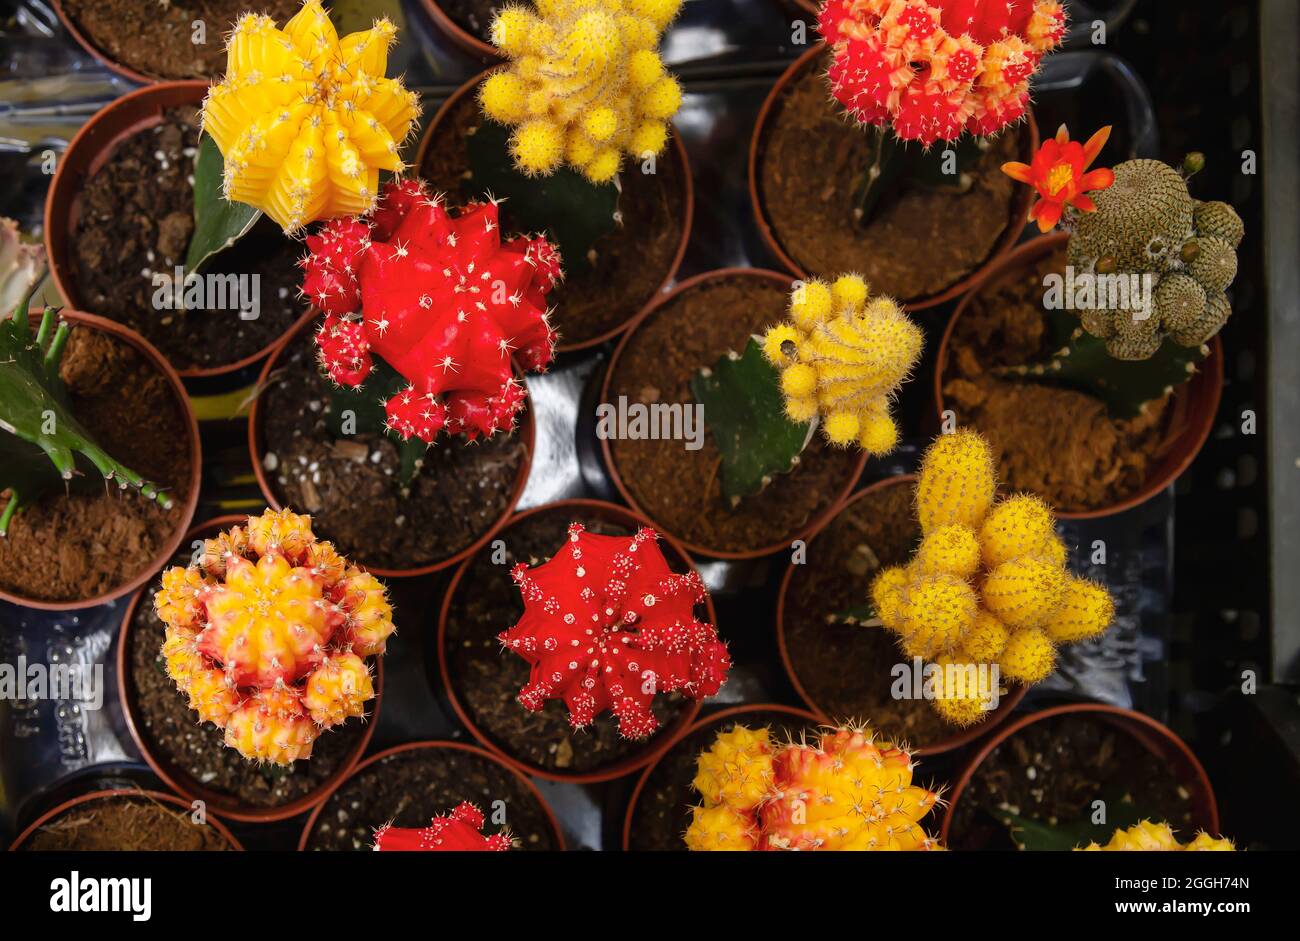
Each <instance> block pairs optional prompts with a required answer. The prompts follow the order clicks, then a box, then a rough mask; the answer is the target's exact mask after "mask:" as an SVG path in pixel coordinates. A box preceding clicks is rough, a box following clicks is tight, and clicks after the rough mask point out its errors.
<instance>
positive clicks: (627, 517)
mask: <svg viewBox="0 0 1300 941" xmlns="http://www.w3.org/2000/svg"><path fill="white" fill-rule="evenodd" d="M564 509H569V510H573V511H574V514H573V515H575V516H576V515H579V514H581V515H583V516H587V517H592V516H595V517H597V518H599V519H602V520H604V521H606V522H611V523H615V524H618V525H620V526H626V527H628V528H629V529H632V530H636V529H639V528H641V527H643V526H650V527H653V526H654V524H653V523H651V522H650V521H649V520H648V519H646V518H645V517H644V516H642V515H641V514H639V513H634V512H632V511H631V510H628V509H626V508H624V507H621V506H617V505H615V504H613V503H605V502H603V501H600V500H560V501H557V502H555V503H547V504H544V505H543V506H537V507H533V508H531V509H528V510H524V511H523V512H522V513H519V514H517V515H516V516H515V517H514V519H512V520H510V522H509V523H508V524H507V525H506V526H505V527H504V528H503V529H502V530H501V531H500V532H499V533H497V534H496V535H497V538H505V536H506V534H507V533H508V532H509V531H510V528H511V527H513V526H516V525H518V524H519V523H521V522H523V521H524V520H526V519H528V518H529V517H531V516H535V515H536V514H538V513H550V512H554V511H556V510H564ZM660 537H661V544H662V546H663V547H664V548H665V549H666V550H667V551H666V552H665V556H666V557H667V558H668V560H669V561H670V562H672V561H676V562H678V563H679V565H681V566H685V567H686V568H688V569H693V568H694V566H692V565H691V560H690V557H689V556H688V555H687V554H686V550H685V549H683V548H682V546H681V545H679V544H678V543H677V541H676V540H674V539H673V538H672V537H671V536H669V535H667V534H666V533H664V532H663V531H662V530H661V531H660ZM473 561H474V560H473V559H472V558H469V559H466V560H465V561H464V562H463V563H462V564H461V566H460V568H458V569H456V574H455V575H453V576H452V579H451V583H450V584H449V585H448V586H447V592H446V594H445V595H444V596H443V599H442V607H441V609H440V610H439V611H438V637H437V641H436V643H437V651H438V673H439V675H440V676H441V677H442V686H443V689H444V690H445V691H446V694H447V700H448V701H449V702H450V703H451V708H452V710H453V711H454V712H455V713H456V716H457V718H459V719H460V721H461V723H462V724H463V725H464V726H465V728H467V729H469V731H470V734H471V735H473V736H474V738H476V739H478V741H479V742H480V743H482V745H483V746H484V747H485V748H487V749H488V750H489V751H491V752H492V753H493V754H494V755H496V756H497V757H499V758H501V759H503V760H504V761H506V762H507V763H509V764H511V765H513V766H514V767H515V768H518V769H519V770H521V771H523V772H524V773H525V774H530V775H533V776H534V777H539V778H546V779H547V780H550V781H568V782H571V783H578V784H593V783H596V782H600V781H612V780H614V779H615V778H621V777H623V776H625V775H628V774H631V773H632V772H633V771H636V770H637V769H638V768H642V767H644V766H645V765H647V764H649V763H650V762H652V761H654V760H655V759H656V758H657V757H658V756H659V755H660V754H662V753H663V752H664V751H665V750H666V749H667V748H668V746H669V745H671V744H672V741H673V739H674V738H675V737H676V735H677V732H678V731H679V730H681V729H684V728H686V727H687V726H688V725H690V724H691V722H693V721H694V719H695V717H696V716H697V715H698V714H699V712H700V703H699V702H697V701H690V700H688V701H687V704H686V707H685V708H684V709H683V710H682V711H681V712H680V713H679V714H678V716H677V718H676V719H674V720H673V722H672V723H671V724H669V725H667V726H665V727H664V728H662V729H660V730H659V731H658V732H656V733H655V734H654V735H652V736H651V737H650V738H649V739H648V740H647V741H646V743H645V745H644V747H643V748H642V750H641V751H639V752H637V753H635V754H633V755H631V756H629V757H627V758H624V759H622V760H621V761H617V762H615V763H614V764H612V765H610V766H609V767H607V768H601V769H598V770H596V771H587V772H574V773H571V774H566V773H565V772H562V771H552V770H550V769H548V768H543V767H541V766H539V765H533V764H530V763H528V762H526V761H523V760H522V759H519V758H516V757H515V756H513V755H511V754H510V753H509V752H507V751H506V750H505V749H504V748H503V747H502V746H501V745H500V744H498V743H497V741H496V740H495V739H494V738H493V737H492V736H491V734H490V733H489V732H487V731H486V730H484V729H482V728H480V727H479V726H478V724H477V723H475V722H474V719H473V717H472V716H471V715H470V714H469V710H468V709H466V708H465V706H464V705H463V704H462V703H461V701H460V697H459V695H457V692H456V684H455V683H454V682H452V676H451V670H450V669H449V666H448V663H447V618H448V615H449V613H450V612H451V602H452V599H453V598H455V596H456V589H457V588H459V587H460V582H461V579H463V578H464V577H465V573H466V572H467V571H469V567H470V565H471V563H472V562H473ZM511 590H514V589H513V588H512V589H511ZM704 607H705V610H706V611H707V612H708V613H707V620H708V622H709V623H710V624H715V625H716V624H717V623H718V616H717V612H715V611H714V609H713V599H712V598H711V597H710V596H709V595H708V594H707V593H706V594H705V596H704ZM508 626H509V625H504V624H503V625H502V628H503V629H504V628H505V627H508ZM503 656H514V655H513V654H503ZM519 708H520V709H522V708H523V706H520V707H519Z"/></svg>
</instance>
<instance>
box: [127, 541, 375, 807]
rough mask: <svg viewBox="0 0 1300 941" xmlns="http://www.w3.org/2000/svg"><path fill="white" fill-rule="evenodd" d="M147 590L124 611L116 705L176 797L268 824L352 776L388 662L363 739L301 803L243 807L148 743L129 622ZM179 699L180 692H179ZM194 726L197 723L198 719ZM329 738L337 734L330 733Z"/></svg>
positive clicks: (369, 729)
mask: <svg viewBox="0 0 1300 941" xmlns="http://www.w3.org/2000/svg"><path fill="white" fill-rule="evenodd" d="M247 519H248V517H247V516H241V515H230V516H219V517H217V518H215V519H210V520H208V521H207V522H206V523H203V524H201V525H198V526H195V527H194V528H193V529H191V530H190V531H189V532H188V533H186V534H185V542H186V543H187V544H188V543H190V542H192V541H193V540H195V539H204V538H211V537H212V536H213V535H215V534H216V533H217V532H218V531H219V530H223V529H228V528H230V527H231V526H236V525H240V524H242V523H244V522H245V521H246V520H247ZM147 588H148V586H147V585H146V586H145V587H144V588H141V589H140V590H139V591H138V592H136V593H135V595H134V596H132V598H131V600H130V602H129V603H128V604H127V606H126V612H125V613H124V614H123V616H122V626H121V628H120V629H119V630H118V635H117V676H118V684H117V695H118V701H119V703H120V704H121V706H122V716H123V718H124V719H125V720H126V729H127V731H128V732H129V733H130V734H131V741H133V742H135V747H136V748H137V749H138V750H139V752H140V754H141V755H143V756H144V760H145V762H146V763H147V764H148V765H149V767H150V768H151V769H152V770H153V773H154V774H156V775H158V777H160V778H161V779H162V780H163V782H164V783H165V784H166V785H167V786H168V787H170V788H171V789H172V790H174V791H176V793H178V794H181V795H183V796H185V797H187V798H194V799H197V800H201V801H203V802H204V803H206V804H207V805H208V806H209V807H211V808H212V809H213V810H215V811H216V812H217V813H219V814H221V815H222V816H223V817H226V818H229V819H231V820H242V821H247V822H250V823H268V822H270V821H272V820H286V819H288V818H289V817H295V816H297V815H298V814H300V813H302V812H303V811H305V810H307V809H309V808H311V807H314V806H315V805H316V804H318V803H319V802H320V801H322V800H323V799H324V797H325V795H326V794H327V793H328V792H329V791H330V790H332V789H333V788H334V786H335V785H336V784H337V783H338V782H339V781H340V780H342V779H343V778H345V777H347V776H348V775H349V774H351V773H352V769H353V768H355V767H356V764H357V762H358V761H360V760H361V756H362V755H363V754H365V751H366V747H367V746H368V745H369V744H370V739H371V737H372V736H373V735H374V734H375V726H376V724H377V723H378V719H379V706H380V702H381V700H382V699H383V696H384V658H383V657H373V658H371V660H372V662H373V663H374V665H375V681H374V682H375V698H374V699H373V700H371V710H370V714H369V716H367V718H366V721H365V723H364V724H363V726H362V732H361V737H360V738H359V739H358V740H357V743H356V745H355V746H353V748H352V750H351V751H350V752H349V753H348V755H347V757H346V758H345V759H344V761H343V763H342V764H341V765H340V766H339V768H338V770H337V771H335V772H334V774H332V775H331V776H330V777H329V778H328V779H326V780H325V781H322V782H321V783H320V784H319V785H318V786H317V787H315V788H314V789H313V790H311V791H310V792H308V793H307V794H304V795H303V796H302V797H300V798H298V799H297V800H294V801H290V802H289V803H287V804H282V805H280V806H278V807H259V806H257V805H254V804H245V803H242V802H240V801H239V799H238V798H237V797H235V796H233V795H231V794H223V793H221V792H219V791H214V790H212V789H211V788H208V787H206V786H205V785H203V784H202V783H201V782H199V781H198V780H196V779H195V778H194V776H193V775H191V774H190V773H189V772H187V771H186V770H184V769H183V768H181V767H179V766H177V765H176V764H175V763H174V762H173V761H172V760H171V758H170V757H169V756H168V755H165V754H162V753H159V752H155V751H154V750H153V748H152V745H151V743H150V740H149V739H148V738H147V737H146V736H145V735H144V733H143V728H144V726H143V724H142V722H141V719H140V714H139V708H138V704H137V702H136V692H135V684H134V683H133V682H132V678H131V662H130V652H129V651H130V634H131V622H132V620H133V619H134V618H135V612H136V610H137V609H138V607H139V605H140V603H141V601H143V602H144V603H146V604H148V603H150V601H151V599H149V598H148V597H146V591H147ZM177 695H178V696H179V695H180V693H179V692H178V693H177ZM194 722H195V725H196V726H197V725H198V724H199V720H198V718H197V717H196V718H195V720H194ZM325 734H326V735H330V734H334V733H330V732H326V733H325Z"/></svg>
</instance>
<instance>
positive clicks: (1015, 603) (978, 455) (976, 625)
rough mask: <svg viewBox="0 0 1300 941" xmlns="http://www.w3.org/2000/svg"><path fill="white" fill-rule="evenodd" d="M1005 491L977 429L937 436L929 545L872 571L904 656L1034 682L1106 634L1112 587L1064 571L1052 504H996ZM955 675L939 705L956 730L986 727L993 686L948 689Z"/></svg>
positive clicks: (1024, 498)
mask: <svg viewBox="0 0 1300 941" xmlns="http://www.w3.org/2000/svg"><path fill="white" fill-rule="evenodd" d="M997 484H998V482H997V473H996V470H995V468H994V463H993V455H992V453H991V451H990V450H989V446H988V443H987V442H986V441H985V440H984V439H983V438H982V437H981V436H980V435H979V434H978V433H976V432H973V431H966V430H958V431H956V432H954V433H953V434H949V435H941V436H940V437H939V438H938V439H937V440H936V441H935V442H934V444H932V445H931V446H930V448H929V450H927V451H926V453H925V458H924V460H923V461H922V464H921V473H920V478H919V480H918V482H917V485H916V515H917V519H918V520H919V522H920V524H921V534H922V539H921V544H920V546H919V547H918V548H917V551H916V553H915V554H914V555H913V557H912V560H911V561H910V562H909V563H908V564H907V565H906V566H891V567H889V568H886V569H884V570H882V571H881V572H880V573H879V574H878V575H877V576H876V578H875V580H874V581H873V582H872V585H871V598H872V603H873V605H874V607H875V610H876V614H877V616H878V617H879V618H880V621H881V623H882V624H883V625H884V626H885V627H886V628H888V629H889V630H891V631H893V632H894V633H895V634H897V635H898V639H899V646H900V647H901V648H902V650H903V652H904V653H905V654H907V656H909V657H920V658H922V659H924V660H927V661H930V662H933V663H937V664H939V665H940V666H945V665H962V664H977V665H978V664H996V665H997V667H998V673H999V675H1000V677H1003V678H1005V679H1009V680H1013V681H1015V682H1018V683H1024V684H1026V685H1030V684H1033V683H1037V682H1039V681H1041V680H1044V679H1046V678H1047V677H1048V676H1049V675H1050V674H1051V672H1052V670H1053V669H1055V666H1056V647H1057V646H1058V645H1060V644H1072V643H1077V642H1079V641H1082V640H1087V639H1088V638H1090V637H1095V636H1097V635H1099V634H1101V633H1102V632H1103V631H1105V630H1106V628H1107V627H1108V626H1109V625H1110V622H1111V618H1112V617H1113V616H1114V605H1113V603H1112V601H1111V598H1110V595H1109V593H1108V592H1107V591H1106V589H1105V588H1103V587H1102V586H1100V585H1098V584H1096V583H1094V582H1091V581H1089V580H1087V579H1084V578H1078V577H1076V576H1074V575H1071V574H1070V572H1069V571H1068V570H1067V569H1066V564H1065V563H1066V557H1067V552H1066V548H1065V544H1064V542H1062V541H1061V538H1060V537H1059V536H1058V535H1057V534H1056V529H1055V522H1056V521H1055V516H1054V514H1053V512H1052V509H1051V507H1049V506H1048V505H1047V504H1046V503H1044V502H1043V501H1042V500H1040V499H1039V498H1038V497H1035V496H1031V495H1029V494H1016V495H1013V496H1009V497H1006V498H1004V499H1002V500H998V499H996V491H997ZM949 672H950V671H947V670H942V671H937V673H939V674H941V675H940V676H939V677H937V679H938V685H937V686H936V689H935V692H936V696H935V698H934V699H933V700H932V702H933V704H934V707H935V709H936V710H937V711H938V712H939V713H940V715H942V716H943V717H944V718H945V719H947V720H948V721H949V722H951V723H953V724H955V725H959V726H967V725H973V724H975V723H976V722H979V721H980V720H981V719H982V718H983V717H984V716H985V714H986V708H987V705H988V696H987V695H986V691H985V693H981V691H979V690H977V689H973V688H971V687H970V686H969V684H967V685H965V686H963V687H962V688H960V689H959V688H955V686H954V688H948V687H947V686H945V685H944V682H945V681H944V679H943V677H944V676H947V675H949Z"/></svg>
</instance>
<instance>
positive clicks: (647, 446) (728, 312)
mask: <svg viewBox="0 0 1300 941" xmlns="http://www.w3.org/2000/svg"><path fill="white" fill-rule="evenodd" d="M785 310H786V294H785V292H784V291H782V290H781V288H780V287H779V286H777V285H776V284H775V283H773V282H770V281H768V280H766V279H759V278H756V277H750V276H735V277H726V278H721V279H715V280H710V281H707V282H704V283H701V284H699V285H697V286H696V287H694V288H692V289H691V290H689V291H686V292H685V293H683V294H680V295H678V296H677V298H675V299H674V300H673V301H672V302H671V303H670V304H667V305H665V306H663V307H661V308H659V309H658V310H657V311H656V312H655V313H654V315H652V316H651V317H650V318H649V319H648V320H645V321H643V322H642V324H641V326H640V327H639V328H638V329H637V331H636V333H635V334H634V335H633V336H631V337H630V338H629V339H628V343H627V346H626V347H624V349H623V353H622V355H621V356H620V358H619V360H618V363H617V364H615V366H614V372H613V375H612V376H611V379H610V384H609V399H610V402H611V403H617V402H618V400H619V396H627V400H628V402H629V403H630V404H634V403H638V402H640V403H645V404H647V405H648V404H651V403H654V402H670V403H677V402H680V403H690V402H691V401H692V396H691V389H690V382H691V378H692V377H693V376H694V375H695V373H696V372H698V371H699V370H700V369H702V368H705V367H711V366H713V364H714V363H716V362H717V361H718V359H719V358H721V357H722V356H724V355H726V354H727V353H728V352H729V351H732V350H742V349H744V347H745V344H746V343H748V342H749V338H750V336H751V335H752V334H755V333H762V332H763V330H764V329H766V328H767V327H769V326H771V325H772V324H774V323H776V322H777V321H779V320H781V319H782V318H783V317H784V316H785ZM706 418H707V416H706ZM610 448H611V452H612V454H613V459H614V463H615V465H617V469H618V472H619V474H621V475H622V477H623V482H624V483H625V484H626V485H627V488H628V490H629V491H631V493H632V494H633V496H635V497H636V500H637V502H638V503H639V504H640V506H641V507H642V509H643V510H644V511H645V512H646V514H647V515H648V516H649V517H650V518H651V519H652V520H654V521H655V522H656V523H658V524H659V525H661V526H663V527H664V529H666V530H667V531H668V532H670V533H671V534H672V535H674V536H676V537H677V538H679V539H683V540H685V541H687V542H691V543H694V544H696V545H700V546H705V547H707V548H709V549H713V550H718V551H726V552H743V551H746V550H755V549H761V548H763V547H764V546H768V545H771V544H772V543H778V542H781V541H783V540H786V539H790V538H793V537H794V536H795V535H796V534H797V533H798V532H799V531H800V530H801V529H802V528H803V527H804V526H806V525H807V524H808V523H809V521H811V519H812V518H813V516H814V515H815V514H817V513H818V512H820V511H821V510H823V509H825V508H826V507H828V506H829V505H830V504H831V503H832V502H834V501H835V500H836V499H837V498H838V497H839V495H840V493H841V492H843V490H844V489H845V488H846V487H848V486H849V484H850V482H851V480H852V478H853V477H854V475H855V473H856V471H857V464H858V459H859V458H860V456H861V452H860V451H856V450H848V449H844V450H837V449H835V448H832V447H831V446H830V445H828V444H826V443H825V441H824V439H823V438H822V436H821V435H814V436H813V439H812V441H811V442H810V443H809V444H808V447H807V448H805V449H804V452H803V453H802V454H801V455H800V456H799V464H798V466H796V467H795V468H794V469H793V470H792V471H790V472H789V473H788V474H778V475H776V476H774V477H773V479H772V482H771V483H770V484H769V485H768V486H767V487H765V488H764V489H763V490H762V491H760V492H759V493H757V494H755V495H754V496H752V497H746V498H745V499H743V500H741V502H740V504H739V505H738V506H737V507H736V508H734V509H733V508H731V507H730V506H729V505H728V503H727V501H726V500H724V499H723V496H722V490H721V484H720V481H719V467H720V465H721V458H720V456H719V454H718V448H717V445H716V444H715V443H714V440H713V435H712V432H710V433H709V434H706V435H705V436H704V442H703V446H702V447H701V448H700V449H699V450H697V451H688V450H686V448H685V442H679V441H655V440H649V439H643V440H621V439H620V440H615V441H611V442H610Z"/></svg>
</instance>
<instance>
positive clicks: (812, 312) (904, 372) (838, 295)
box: [763, 274, 924, 455]
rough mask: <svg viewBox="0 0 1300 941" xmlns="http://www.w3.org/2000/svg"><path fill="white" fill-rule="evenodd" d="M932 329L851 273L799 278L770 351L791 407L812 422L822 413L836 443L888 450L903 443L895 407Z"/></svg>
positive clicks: (772, 332)
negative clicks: (925, 328)
mask: <svg viewBox="0 0 1300 941" xmlns="http://www.w3.org/2000/svg"><path fill="white" fill-rule="evenodd" d="M923 340H924V335H923V334H922V332H921V328H920V327H918V326H917V325H916V324H914V323H912V321H911V320H909V319H908V318H907V315H906V314H904V313H903V311H902V309H901V308H900V307H899V306H898V305H897V304H895V303H894V302H893V301H891V300H890V299H889V298H886V297H877V298H872V297H871V296H870V293H869V291H868V290H867V283H866V282H865V281H864V280H862V278H860V277H858V276H857V275H853V274H846V275H844V276H842V277H840V278H839V279H837V280H836V281H835V283H834V284H827V283H826V282H824V281H810V282H807V283H801V284H797V285H796V286H795V289H794V291H793V293H792V294H791V296H790V319H789V320H788V321H786V322H784V323H779V324H777V325H776V326H775V327H772V328H771V329H769V330H768V331H767V333H766V335H765V336H764V337H763V355H764V356H766V357H767V359H768V361H769V362H770V363H772V365H774V366H776V368H777V369H779V370H781V392H782V394H783V395H784V396H785V410H786V414H787V415H788V416H789V417H790V419H791V420H792V421H796V422H806V421H810V420H811V419H812V418H813V417H814V416H821V419H822V424H821V428H822V433H823V435H825V437H826V439H827V440H828V441H830V442H831V444H834V445H839V446H844V445H849V444H856V445H857V446H858V447H860V448H862V449H863V450H864V451H866V452H867V453H868V454H877V455H879V454H887V453H888V452H890V451H892V450H893V449H894V445H896V444H897V443H898V428H897V426H895V424H894V420H893V419H892V418H891V417H890V415H889V404H890V400H891V399H892V398H893V397H894V395H895V394H896V393H897V392H898V388H899V386H901V385H902V384H903V380H905V379H906V378H907V376H908V374H909V373H911V371H912V369H913V367H914V366H915V365H916V361H917V359H918V358H919V357H920V355H921V345H922V342H923Z"/></svg>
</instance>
